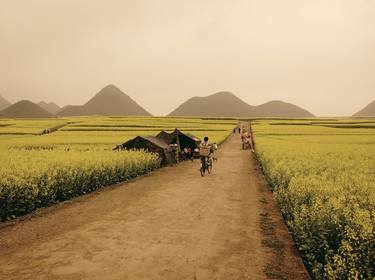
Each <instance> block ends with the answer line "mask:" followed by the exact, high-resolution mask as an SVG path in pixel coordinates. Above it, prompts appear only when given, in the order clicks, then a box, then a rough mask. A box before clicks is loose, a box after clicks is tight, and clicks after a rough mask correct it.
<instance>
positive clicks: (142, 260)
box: [0, 135, 309, 280]
mask: <svg viewBox="0 0 375 280" xmlns="http://www.w3.org/2000/svg"><path fill="white" fill-rule="evenodd" d="M217 156H218V158H219V161H218V162H217V163H216V164H215V166H214V170H213V174H211V175H207V176H206V177H204V178H201V176H200V174H199V170H198V169H199V167H198V165H199V163H198V161H195V162H194V163H192V162H185V163H182V164H180V165H178V166H174V167H167V168H163V169H160V170H158V171H156V172H154V173H153V174H151V175H149V176H144V177H141V178H138V179H136V180H134V181H132V182H128V183H125V184H120V185H117V186H114V187H110V188H107V189H105V190H103V191H101V192H97V193H94V194H90V195H86V196H84V197H80V198H78V199H75V200H73V201H71V202H68V203H63V204H60V205H57V206H53V207H50V208H48V209H44V210H41V211H39V213H38V214H36V215H35V214H34V215H32V216H29V217H26V218H24V219H23V220H18V221H13V222H9V223H5V224H2V225H0V279H7V280H9V279H18V280H20V279H28V280H30V279H90V280H93V279H94V280H95V279H101V280H102V279H121V280H123V279H176V280H177V279H178V280H180V279H223V280H224V279H225V280H230V279H293V280H294V279H309V277H308V275H307V273H306V271H305V268H304V267H303V264H302V262H301V259H300V257H299V256H298V254H297V253H296V250H295V248H294V245H293V242H292V239H291V237H290V235H289V233H288V231H287V228H286V226H285V224H284V221H283V219H282V216H281V214H280V211H279V210H278V208H277V205H276V203H275V201H274V199H273V196H272V193H271V192H270V191H269V190H268V188H267V186H266V183H265V181H264V179H263V177H262V176H261V173H260V172H259V168H258V167H257V163H256V162H255V160H254V159H253V158H252V155H251V152H250V151H242V150H241V143H240V137H239V136H238V135H234V136H231V137H230V138H229V139H228V140H227V141H226V143H224V144H223V145H222V146H221V147H220V150H219V152H218V153H217Z"/></svg>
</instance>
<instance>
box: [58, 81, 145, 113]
mask: <svg viewBox="0 0 375 280" xmlns="http://www.w3.org/2000/svg"><path fill="white" fill-rule="evenodd" d="M59 115H62V116H85V115H103V116H110V115H119V116H120V115H121V116H127V115H129V116H135V115H136V116H150V113H149V112H147V111H146V110H145V109H143V108H142V107H141V106H139V105H138V104H137V103H136V102H135V101H134V100H133V99H132V98H130V97H129V96H128V95H127V94H125V93H124V92H123V91H121V90H120V89H119V88H118V87H116V86H115V85H112V84H110V85H107V86H105V87H104V88H102V89H101V90H100V91H99V92H98V93H96V94H95V95H94V97H92V98H91V99H90V100H89V101H88V102H87V103H85V104H84V105H82V106H67V107H65V108H63V109H62V110H61V111H59Z"/></svg>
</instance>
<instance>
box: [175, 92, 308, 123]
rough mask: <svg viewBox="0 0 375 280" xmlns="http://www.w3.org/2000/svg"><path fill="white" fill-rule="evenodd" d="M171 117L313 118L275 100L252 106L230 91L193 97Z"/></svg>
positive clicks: (295, 107)
mask: <svg viewBox="0 0 375 280" xmlns="http://www.w3.org/2000/svg"><path fill="white" fill-rule="evenodd" d="M170 116H204V117H205V116H207V117H244V118H245V117H296V118H302V117H312V116H313V115H312V114H311V113H310V112H308V111H306V110H304V109H302V108H300V107H298V106H296V105H293V104H290V103H286V102H283V101H280V100H273V101H270V102H267V103H265V104H262V105H259V106H251V105H249V104H247V103H246V102H244V101H243V100H242V99H240V98H239V97H237V96H236V95H235V94H233V93H231V92H229V91H220V92H217V93H214V94H212V95H208V96H206V97H193V98H190V99H189V100H187V101H186V102H185V103H183V104H181V105H180V106H179V107H178V108H177V109H176V110H174V111H173V112H172V113H170Z"/></svg>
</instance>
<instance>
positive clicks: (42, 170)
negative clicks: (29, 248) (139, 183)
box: [0, 149, 160, 220]
mask: <svg viewBox="0 0 375 280" xmlns="http://www.w3.org/2000/svg"><path fill="white" fill-rule="evenodd" d="M0 157H1V168H0V219H1V220H7V219H11V218H15V217H17V216H20V215H23V214H26V213H30V212H32V211H34V210H35V209H37V208H40V207H44V206H48V205H50V204H53V203H57V202H60V201H64V200H68V199H71V198H73V197H76V196H79V195H82V194H86V193H89V192H92V191H95V190H97V189H99V188H101V187H103V186H108V185H112V184H115V183H119V182H123V181H126V180H129V179H130V178H134V177H136V176H139V175H142V174H146V173H148V172H150V171H151V170H153V169H155V168H158V167H159V165H160V159H159V157H158V155H156V154H152V153H146V152H143V151H125V152H118V153H116V152H113V151H101V150H99V151H96V150H88V151H66V150H48V149H47V150H26V151H25V150H21V149H8V150H0Z"/></svg>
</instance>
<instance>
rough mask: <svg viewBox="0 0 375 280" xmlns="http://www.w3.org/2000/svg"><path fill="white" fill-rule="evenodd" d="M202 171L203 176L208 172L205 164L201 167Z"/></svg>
mask: <svg viewBox="0 0 375 280" xmlns="http://www.w3.org/2000/svg"><path fill="white" fill-rule="evenodd" d="M200 171H201V176H202V177H203V176H204V173H205V172H206V168H205V166H204V165H202V167H201V168H200Z"/></svg>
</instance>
